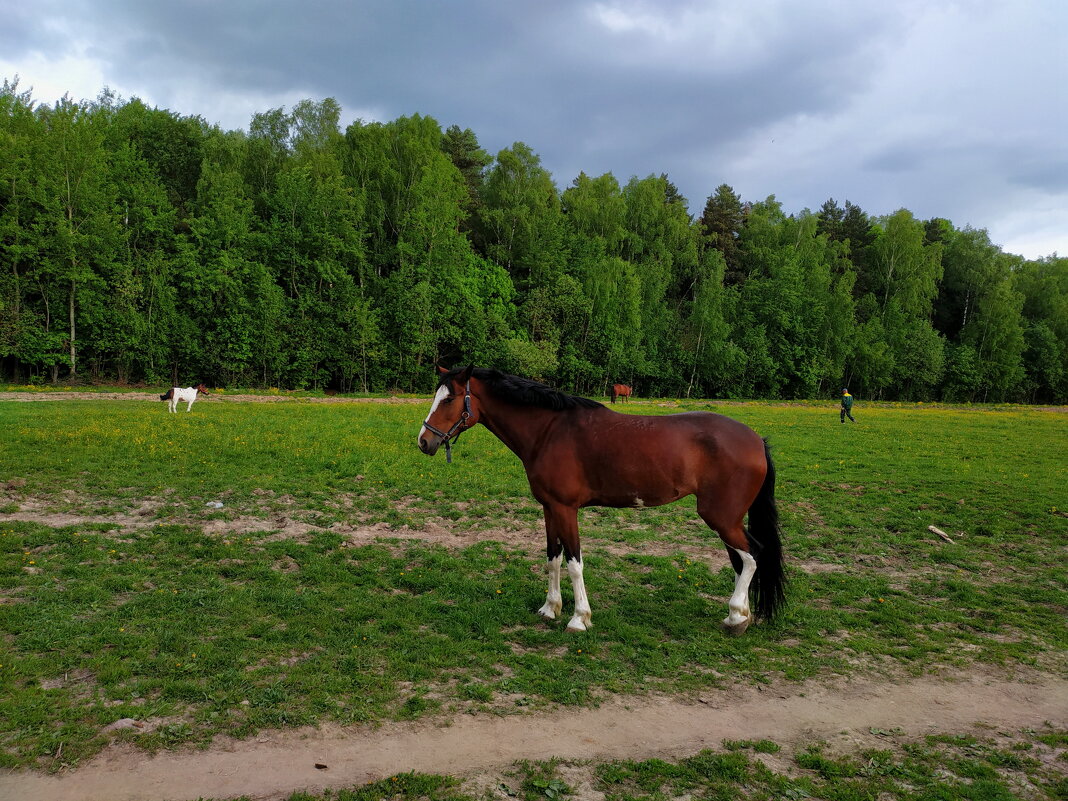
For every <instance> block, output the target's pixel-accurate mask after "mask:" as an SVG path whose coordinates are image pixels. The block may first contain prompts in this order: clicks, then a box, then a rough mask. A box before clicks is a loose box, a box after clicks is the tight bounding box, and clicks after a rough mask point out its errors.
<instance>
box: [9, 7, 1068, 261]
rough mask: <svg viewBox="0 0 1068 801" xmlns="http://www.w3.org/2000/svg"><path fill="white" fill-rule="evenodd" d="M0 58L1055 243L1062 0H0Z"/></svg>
mask: <svg viewBox="0 0 1068 801" xmlns="http://www.w3.org/2000/svg"><path fill="white" fill-rule="evenodd" d="M0 20H2V24H0V78H6V79H8V80H11V79H13V78H14V77H15V76H16V75H17V76H18V78H19V88H20V89H22V90H25V89H32V90H33V97H34V99H36V100H37V101H39V102H46V103H51V102H54V101H55V100H56V99H57V98H59V97H61V96H62V95H63V94H64V93H69V94H70V95H71V97H73V98H74V99H81V98H94V97H96V96H97V94H98V93H99V92H100V90H101V89H102V88H104V87H109V88H111V89H112V90H114V91H115V92H116V93H118V94H119V95H120V96H121V97H123V98H126V99H129V98H132V97H140V98H141V99H142V100H144V101H145V102H147V103H149V104H150V105H155V106H158V107H160V108H167V109H170V110H171V111H175V112H178V113H180V114H183V115H200V116H202V117H204V118H205V119H206V120H208V121H209V122H213V123H218V124H220V125H221V126H223V127H224V128H242V129H246V130H247V128H248V124H249V120H250V119H251V117H252V115H253V114H254V113H256V112H261V111H266V110H268V109H271V108H277V107H279V106H285V107H287V108H289V107H291V106H292V105H293V104H294V103H296V102H297V101H299V100H302V99H305V98H309V99H312V100H321V99H322V98H325V97H333V98H336V99H337V101H338V102H339V103H340V104H341V106H342V109H343V114H344V118H343V124H347V123H348V122H350V121H352V120H353V119H357V118H361V119H364V120H367V121H370V120H380V121H388V120H392V119H396V118H397V117H400V116H404V115H409V114H414V113H419V114H424V115H429V116H432V117H434V118H435V119H436V120H437V121H438V122H439V123H441V125H442V127H447V126H449V125H453V124H456V125H459V126H460V127H461V128H471V129H472V130H473V131H474V132H475V134H476V135H477V136H478V139H479V142H480V143H481V145H482V146H483V147H484V148H485V149H486V150H488V151H489V152H490V153H493V154H495V153H496V152H497V151H499V150H500V149H502V148H505V147H509V146H510V145H511V144H512V143H513V142H515V141H522V142H525V143H526V144H528V145H529V146H530V147H531V148H532V149H533V150H534V151H535V152H536V153H538V154H539V155H540V156H541V159H542V163H543V165H544V166H545V167H546V168H547V169H548V170H549V171H550V172H551V173H552V174H553V177H554V178H555V180H556V183H557V185H558V186H560V187H561V189H563V188H565V187H567V186H568V185H569V184H570V183H571V181H572V180H573V179H574V178H575V176H577V175H578V173H579V172H580V171H584V172H586V173H587V174H588V175H593V176H596V175H601V174H602V173H605V172H611V173H612V174H613V175H615V176H616V178H617V179H619V181H620V183H625V182H626V181H627V180H628V179H629V178H630V177H631V176H634V175H637V176H639V177H645V176H647V175H650V174H660V173H667V174H668V177H669V178H671V180H672V181H674V183H675V184H676V185H677V186H678V187H679V189H680V191H681V192H682V193H683V195H685V196H686V197H687V199H688V200H689V202H690V210H691V212H694V213H697V214H699V213H700V212H701V210H702V209H703V207H704V203H705V200H706V198H707V197H708V195H709V194H711V193H712V192H713V191H714V190H715V188H716V187H717V186H718V185H719V184H722V183H727V184H730V185H731V186H733V187H734V189H735V190H736V191H737V192H738V193H739V194H740V195H741V196H742V198H743V199H744V200H752V201H756V200H763V199H764V198H766V197H767V196H768V195H770V194H774V195H775V196H776V197H777V199H778V200H779V201H780V202H781V203H782V204H783V207H784V209H785V210H786V211H787V213H795V212H798V211H800V210H801V209H803V208H806V207H807V208H810V209H813V210H816V209H818V208H819V207H820V205H821V204H822V203H823V202H824V201H825V200H827V198H830V197H833V198H835V199H836V200H837V201H838V202H839V204H840V205H844V202H845V201H846V200H851V201H852V202H853V203H856V204H857V205H859V206H860V207H861V208H863V209H864V210H865V211H866V212H868V213H869V214H872V215H882V214H889V213H891V212H893V211H896V210H897V209H899V208H902V207H904V208H907V209H909V210H910V211H912V212H913V213H914V214H915V215H916V216H918V217H920V218H924V219H926V218H928V217H935V216H938V217H946V218H948V219H949V220H951V221H952V222H953V223H954V225H956V226H957V227H960V228H963V227H964V226H965V225H970V226H972V227H973V228H985V229H987V230H988V231H989V232H990V236H991V239H992V240H993V241H994V243H995V244H998V245H1000V246H1001V247H1002V248H1003V249H1004V250H1005V251H1008V252H1012V253H1020V254H1022V255H1024V256H1026V257H1027V258H1037V257H1039V256H1045V255H1049V254H1051V253H1052V252H1054V251H1057V252H1059V254H1060V255H1062V256H1063V255H1068V90H1066V89H1065V87H1066V85H1068V0H1004V1H1002V0H958V1H957V2H950V1H949V0H916V2H912V0H876V1H875V2H868V0H841V1H840V2H839V1H837V0H730V1H729V2H727V1H722V2H721V1H720V0H708V1H707V2H696V0H648V1H645V0H606V1H605V2H590V1H589V0H530V1H529V2H519V0H512V1H510V0H422V1H421V2H417V1H416V0H303V1H302V2H294V0H277V1H275V2H272V1H270V0H168V2H161V1H160V0H34V2H32V3H31V2H26V0H0Z"/></svg>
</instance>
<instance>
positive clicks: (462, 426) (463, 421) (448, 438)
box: [423, 380, 471, 464]
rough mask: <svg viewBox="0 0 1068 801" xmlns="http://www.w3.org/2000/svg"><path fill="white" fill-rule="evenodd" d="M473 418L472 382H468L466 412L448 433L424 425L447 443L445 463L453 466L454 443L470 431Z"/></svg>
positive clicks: (426, 424)
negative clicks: (468, 423)
mask: <svg viewBox="0 0 1068 801" xmlns="http://www.w3.org/2000/svg"><path fill="white" fill-rule="evenodd" d="M470 417H471V381H470V380H468V382H467V386H466V387H465V388H464V410H463V411H462V412H460V419H459V420H457V421H456V422H455V423H453V424H452V428H450V429H449V430H448V431H441V430H439V429H437V428H434V426H432V425H430V423H428V422H427V423H423V428H425V429H426V430H427V431H429V432H431V433H432V434H437V435H438V436H439V437H441V438H442V440H444V442H445V461H446V462H448V463H449V464H452V441H453V440H457V441H459V439H460V435H461V434H462V433H463V432H464V431H466V430H467V429H468V425H467V420H468V418H470Z"/></svg>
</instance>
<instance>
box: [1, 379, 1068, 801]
mask: <svg viewBox="0 0 1068 801" xmlns="http://www.w3.org/2000/svg"><path fill="white" fill-rule="evenodd" d="M427 405H428V404H410V403H346V404H340V403H338V404H333V403H310V402H300V401H294V402H288V403H271V404H268V403H212V402H210V401H209V402H198V403H197V404H196V405H195V406H194V407H193V411H192V413H190V414H186V413H185V412H184V411H182V412H181V413H179V414H176V415H168V414H167V413H166V411H165V405H164V404H158V403H142V402H135V401H105V400H79V401H43V402H38V403H13V402H4V401H2V399H0V515H2V517H0V765H2V766H8V767H17V766H37V767H42V768H48V769H56V768H58V767H60V766H62V765H65V764H74V763H76V762H78V761H79V760H81V759H84V758H85V757H87V756H89V755H91V754H93V753H95V752H96V751H98V750H99V749H100V748H101V747H102V746H103V745H104V744H105V743H107V742H108V741H110V740H111V739H113V738H120V739H129V740H132V741H134V742H137V743H138V744H140V745H142V746H145V747H149V748H152V747H162V746H171V745H176V744H181V743H206V742H208V741H209V740H210V739H211V738H212V737H213V736H215V735H218V734H221V733H223V734H229V735H233V736H236V737H243V736H248V735H250V734H251V733H252V732H254V731H256V730H257V729H260V728H263V727H290V726H297V725H302V724H311V723H316V722H320V721H327V720H333V721H339V722H343V723H347V722H364V721H383V720H391V719H411V718H418V717H421V716H425V715H428V714H433V713H439V712H446V713H447V712H456V711H480V710H482V711H493V712H495V713H502V712H508V711H517V710H522V709H524V708H530V707H536V706H540V705H545V704H550V703H561V704H591V703H596V702H597V701H598V700H599V699H602V698H605V697H607V696H609V695H611V694H617V693H640V692H648V691H663V692H668V693H684V692H689V691H693V690H697V689H700V688H703V687H709V686H722V685H723V684H724V683H725V682H727V683H733V682H738V681H744V682H761V683H766V682H770V681H782V680H785V681H795V680H802V679H806V678H810V677H813V676H819V675H823V674H827V673H851V672H855V671H863V672H868V673H886V674H888V675H894V676H899V675H905V674H915V673H930V672H939V671H952V670H960V669H966V668H967V667H968V666H969V665H972V664H975V663H983V664H984V665H994V666H1002V667H1004V668H1005V669H1008V670H1011V669H1014V668H1016V667H1018V666H1026V667H1028V668H1030V669H1035V670H1039V671H1045V672H1056V671H1064V670H1065V668H1066V667H1068V662H1066V659H1065V655H1066V653H1068V625H1066V612H1068V592H1066V571H1065V548H1066V546H1068V518H1066V510H1068V489H1066V482H1068V437H1066V436H1065V433H1064V432H1065V421H1066V419H1068V418H1066V417H1065V415H1064V414H1062V413H1059V412H1056V411H1043V410H1034V409H1026V408H1007V409H996V410H988V409H981V408H975V409H971V408H944V407H928V406H923V405H907V406H906V405H902V406H895V405H881V406H864V405H860V404H858V407H857V408H856V410H855V416H856V417H857V420H858V421H859V423H858V424H857V425H844V426H843V425H840V424H839V422H838V414H837V410H836V408H835V407H834V406H833V405H824V406H815V405H772V404H746V405H725V406H722V407H720V406H716V405H715V404H710V403H705V402H696V403H677V402H673V401H668V402H663V403H655V404H654V403H644V404H631V405H630V408H629V409H628V411H630V412H640V413H655V414H659V413H667V412H672V411H679V410H684V409H685V410H691V409H700V410H711V411H719V412H722V413H725V414H728V415H730V416H732V417H735V418H737V419H740V420H742V421H744V422H746V423H748V424H749V425H751V426H753V427H754V428H755V429H756V430H757V431H759V432H760V433H761V434H762V435H764V436H767V437H769V438H770V441H771V443H772V445H773V448H774V455H775V458H776V462H777V467H778V471H779V485H778V499H779V503H780V510H781V513H782V519H783V528H784V539H785V548H786V553H787V560H788V572H789V578H790V582H791V584H790V603H789V606H788V607H787V610H786V613H785V614H784V616H783V617H782V618H781V619H780V620H778V621H777V622H775V623H774V624H772V625H760V626H755V627H752V628H751V629H750V630H749V632H748V633H747V634H746V635H745V636H744V637H741V638H728V637H725V636H724V635H723V634H722V633H721V631H720V630H719V627H718V621H719V620H720V619H721V618H722V617H723V616H724V614H725V612H726V599H727V596H728V595H729V592H730V588H731V586H732V577H733V574H731V572H730V570H729V568H728V567H727V565H726V560H725V558H723V557H722V556H721V549H720V548H719V546H718V543H717V542H713V541H711V540H710V532H708V530H707V529H706V528H705V527H704V526H703V524H700V525H698V523H699V521H698V520H697V518H696V515H695V513H694V508H693V502H692V499H691V500H689V501H682V502H680V503H678V504H675V505H672V506H668V507H661V508H658V509H645V510H603V509H591V510H586V511H585V512H583V514H582V517H581V519H580V524H581V527H582V533H583V538H584V551H585V557H586V565H587V568H586V581H587V588H588V589H589V592H590V596H591V603H592V605H593V611H594V618H593V619H594V628H593V629H592V630H591V631H590V632H587V633H584V634H580V635H575V634H567V633H565V632H564V630H563V624H559V625H545V624H543V623H540V622H538V620H537V618H536V616H535V615H534V610H535V609H537V607H538V606H539V605H540V604H541V603H542V601H543V600H544V592H545V577H544V566H543V559H542V558H541V557H540V555H539V554H540V552H541V549H542V539H541V534H540V518H541V510H540V508H539V507H538V506H536V505H535V504H534V502H533V501H532V500H531V499H530V497H529V494H528V491H527V487H526V481H525V478H524V476H523V473H522V468H521V466H520V464H519V462H518V460H516V459H515V457H513V456H512V454H511V453H510V452H508V451H507V450H506V449H505V448H504V446H503V445H501V444H500V443H499V442H498V441H497V440H496V439H494V438H493V437H492V435H490V434H489V433H488V432H487V431H485V430H484V429H476V430H474V431H471V432H469V433H466V434H464V436H463V438H462V439H461V440H460V442H459V445H458V446H457V448H456V450H455V451H454V463H453V464H451V465H447V464H446V463H445V461H444V459H443V458H442V455H440V454H439V456H438V458H436V459H428V458H427V457H425V456H423V455H422V454H421V453H419V451H418V450H417V448H416V447H415V436H416V434H417V432H418V429H419V424H420V422H421V420H422V418H423V416H424V415H425V414H426V411H427ZM209 501H220V502H222V503H223V504H224V506H223V507H222V508H218V509H216V508H211V507H207V506H205V504H206V502H209ZM58 515H64V516H65V517H63V518H60V517H58ZM281 517H285V518H287V519H289V520H293V519H296V520H299V521H301V522H302V523H304V524H305V525H304V526H303V527H302V528H301V530H300V532H301V533H300V534H299V536H297V535H294V536H288V535H285V534H284V533H280V529H281V526H279V528H277V529H272V521H275V520H277V519H280V518H281ZM15 518H21V519H15ZM250 519H252V520H261V521H267V522H266V524H264V525H261V526H259V527H258V528H254V529H252V528H250V527H249V526H248V525H246V524H247V521H249V520H250ZM57 520H63V521H66V522H64V523H63V524H61V525H60V524H57V522H56V521H57ZM70 521H75V522H70ZM115 521H124V522H115ZM130 521H135V523H136V524H135V523H131V522H130ZM430 525H432V526H435V527H437V528H438V529H441V528H443V527H444V528H446V529H448V528H450V527H451V528H453V529H455V530H457V531H460V530H462V531H464V532H468V531H471V530H475V531H480V530H481V531H485V532H487V534H486V536H485V539H483V540H481V541H478V542H476V543H475V544H468V545H466V546H464V547H448V546H446V545H444V544H441V543H440V542H439V541H421V540H420V539H418V532H419V531H420V530H422V529H424V528H425V527H427V526H430ZM929 525H935V526H938V527H939V528H941V529H942V530H944V531H945V532H947V533H948V534H949V535H950V536H951V537H952V538H953V539H954V543H952V544H950V543H948V542H945V541H943V540H942V539H940V538H939V537H937V536H935V535H934V534H932V533H930V532H929V531H928V528H927V527H928V526H929ZM355 527H360V528H362V529H364V530H369V531H372V532H374V536H371V537H366V536H365V537H362V538H358V539H355V538H353V537H352V536H351V532H352V531H353V529H354V528H355ZM504 530H508V531H515V530H519V531H526V530H529V531H530V532H531V542H530V543H529V544H526V543H525V542H519V541H517V540H516V539H515V538H514V537H509V538H503V537H499V536H495V532H496V533H499V532H501V531H504ZM413 532H414V534H413ZM402 534H403V536H402ZM713 555H714V556H713ZM566 592H567V588H566V582H565V605H567V604H569V603H570V598H569V597H568V596H567V595H566ZM123 718H131V719H137V720H139V721H151V722H152V723H151V725H149V726H146V727H144V728H143V729H141V730H137V729H132V730H131V729H127V730H122V731H119V732H116V733H113V732H108V731H105V730H104V729H105V727H106V726H107V725H108V724H110V723H112V722H114V721H116V720H119V719H123ZM895 758H896V757H895ZM739 764H740V763H739ZM739 769H741V768H739ZM628 770H629V769H628ZM680 770H681V768H680ZM612 775H616V774H612ZM619 775H620V776H624V778H625V779H626V781H629V782H631V783H633V782H634V781H637V779H634V778H633V777H632V776H631V774H629V773H627V774H625V775H624V774H619ZM628 776H631V778H626V777H628ZM622 780H623V779H621V781H622ZM628 786H629V785H628ZM631 789H632V790H633V789H634V788H631ZM801 790H802V791H803V790H804V788H801ZM621 792H622V791H621ZM627 792H631V791H630V790H628V791H627ZM635 792H636V791H635ZM632 795H634V797H644V796H641V795H640V794H634V793H632ZM413 797H416V796H413ZM620 797H623V796H622V795H621V796H620ZM627 797H630V796H627ZM783 797H789V796H783ZM793 797H798V798H803V797H805V796H804V795H796V796H793Z"/></svg>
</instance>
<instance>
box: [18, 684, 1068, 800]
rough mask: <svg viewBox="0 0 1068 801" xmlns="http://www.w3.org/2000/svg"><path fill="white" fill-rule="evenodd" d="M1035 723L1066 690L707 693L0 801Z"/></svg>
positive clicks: (143, 758)
mask: <svg viewBox="0 0 1068 801" xmlns="http://www.w3.org/2000/svg"><path fill="white" fill-rule="evenodd" d="M1046 725H1052V726H1053V727H1054V728H1055V729H1061V730H1063V729H1064V728H1065V727H1066V726H1068V679H1064V678H1059V677H1052V676H1040V675H1034V676H1021V677H1017V678H1015V679H1013V678H1006V677H996V676H991V675H975V674H971V675H967V676H959V677H957V678H956V679H955V680H945V679H936V678H932V677H924V678H920V679H916V680H913V681H909V682H905V683H889V682H885V681H880V680H877V679H871V678H864V679H838V680H834V681H831V682H826V681H824V682H810V683H806V684H804V685H801V686H797V685H786V686H778V687H774V686H773V687H770V688H769V687H759V686H757V687H741V688H735V689H729V690H718V691H712V692H706V693H702V694H701V695H700V696H699V697H698V698H696V699H686V700H681V699H678V698H667V697H659V698H639V699H635V698H616V699H613V700H611V701H609V702H607V703H605V704H604V705H603V706H601V707H600V708H597V709H578V710H576V709H570V708H569V709H555V710H549V711H544V712H536V713H530V714H519V715H512V716H507V717H497V716H494V717H485V716H474V715H472V716H463V717H460V718H457V719H451V720H447V719H438V720H430V721H419V722H415V723H391V724H387V725H384V726H381V727H377V728H375V727H362V726H361V727H353V728H344V727H340V726H333V725H330V726H323V727H322V728H319V729H312V728H305V729H299V730H295V731H284V732H268V733H263V734H261V735H260V736H259V737H257V738H255V739H254V740H248V741H241V742H234V741H230V740H220V741H218V742H216V743H215V744H213V746H212V747H211V748H209V749H207V750H195V749H183V750H179V751H173V752H162V753H159V754H156V755H148V754H146V753H144V752H143V751H140V750H139V749H137V748H136V747H134V746H132V745H130V744H127V743H122V744H117V745H114V746H112V747H111V748H109V749H107V750H106V751H104V752H103V753H102V754H101V755H100V756H98V757H97V758H95V759H93V760H92V761H91V762H88V763H86V764H84V765H82V766H81V767H79V768H77V769H75V770H72V771H70V772H68V773H65V774H61V775H55V776H48V775H42V774H39V773H34V772H30V771H21V772H11V771H8V772H2V773H0V796H2V797H4V798H18V799H20V801H98V800H99V801H134V800H135V799H136V800H137V801H146V800H147V799H171V800H177V799H193V798H200V797H207V798H216V799H223V798H233V797H237V796H241V795H246V796H249V797H251V798H254V799H264V800H266V799H283V798H286V797H288V796H289V795H290V794H292V793H293V792H295V791H298V790H304V791H307V792H314V793H320V792H323V791H324V790H327V789H328V788H341V787H351V786H353V785H359V784H363V783H366V782H369V781H375V780H377V779H381V778H384V777H387V776H390V775H393V774H397V773H403V772H406V771H417V772H425V773H446V774H452V775H456V776H460V777H464V778H466V779H467V780H468V781H469V782H471V783H474V784H475V785H480V786H496V782H497V781H499V780H500V778H501V777H504V776H505V775H506V774H507V773H508V771H509V770H510V768H511V766H512V765H513V763H514V762H515V761H516V760H521V759H548V758H551V757H559V758H562V759H565V760H568V761H569V763H575V762H577V761H580V760H611V759H649V758H652V757H661V758H668V759H678V758H681V757H685V756H689V755H692V754H694V753H696V752H697V751H700V750H701V749H704V748H713V749H714V748H719V747H721V745H722V742H723V740H725V739H730V740H742V739H746V740H759V739H769V740H774V741H775V742H776V743H779V744H780V745H783V746H786V747H790V746H794V745H797V744H803V743H809V742H814V741H826V742H828V743H829V744H830V745H831V747H835V746H838V747H842V748H851V749H855V748H879V747H882V743H883V740H882V737H883V736H884V734H885V732H887V731H893V732H895V735H897V736H904V737H920V736H923V735H925V734H934V733H969V732H972V733H974V732H977V731H978V730H977V729H976V727H977V726H979V727H982V731H983V732H988V731H990V728H989V727H993V728H994V729H995V730H997V729H1017V730H1018V729H1023V728H1027V727H1034V728H1037V729H1041V728H1042V727H1044V726H1046ZM321 765H325V766H326V768H325V769H324V768H321V767H317V766H321ZM782 767H783V766H778V768H779V769H781V768H782ZM579 773H581V771H580V772H579ZM579 773H576V775H575V777H574V778H575V779H576V781H577V783H578V784H579V786H580V787H583V786H585V787H586V790H587V791H589V792H591V793H594V791H593V788H592V786H587V785H584V784H583V783H582V776H581V775H579ZM581 797H584V798H589V797H596V796H595V795H594V796H591V795H586V793H583V795H582V796H581Z"/></svg>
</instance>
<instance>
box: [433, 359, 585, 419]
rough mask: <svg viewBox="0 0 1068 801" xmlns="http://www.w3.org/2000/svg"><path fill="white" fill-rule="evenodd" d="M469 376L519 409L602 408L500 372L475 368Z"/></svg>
mask: <svg viewBox="0 0 1068 801" xmlns="http://www.w3.org/2000/svg"><path fill="white" fill-rule="evenodd" d="M461 372H463V368H460V367H457V368H456V369H455V370H450V371H449V372H448V373H446V374H445V375H443V376H442V377H441V383H440V384H439V385H438V386H441V384H444V383H445V382H447V381H452V380H453V379H455V378H456V377H457V376H458V375H459V374H460V373H461ZM472 375H473V376H474V377H475V378H477V379H478V380H479V381H481V382H482V383H483V384H485V385H486V388H487V389H488V390H489V391H490V392H492V393H493V395H494V397H496V398H499V399H500V400H504V401H509V402H511V403H515V404H519V405H521V406H539V407H541V408H543V409H552V410H554V411H561V410H563V409H578V408H586V409H593V408H596V407H598V406H603V405H604V404H602V403H598V402H597V401H595V400H590V399H589V398H583V397H581V396H580V395H568V394H567V393H565V392H561V391H560V390H558V389H553V388H552V387H550V386H547V385H545V384H542V383H540V382H538V381H533V380H531V379H529V378H520V377H519V376H517V375H508V373H502V372H501V371H500V370H492V369H486V368H483V367H476V368H475V369H474V372H472Z"/></svg>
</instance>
